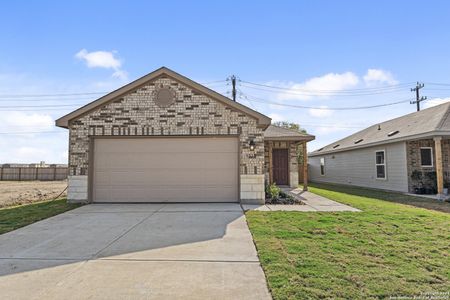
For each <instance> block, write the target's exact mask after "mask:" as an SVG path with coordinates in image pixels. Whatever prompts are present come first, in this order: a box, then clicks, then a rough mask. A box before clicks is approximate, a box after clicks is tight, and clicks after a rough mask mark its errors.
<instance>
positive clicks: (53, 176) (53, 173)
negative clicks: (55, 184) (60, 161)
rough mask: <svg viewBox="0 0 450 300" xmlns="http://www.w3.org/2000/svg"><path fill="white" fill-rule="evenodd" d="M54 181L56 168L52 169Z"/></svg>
mask: <svg viewBox="0 0 450 300" xmlns="http://www.w3.org/2000/svg"><path fill="white" fill-rule="evenodd" d="M55 180H56V167H54V168H53V181H55Z"/></svg>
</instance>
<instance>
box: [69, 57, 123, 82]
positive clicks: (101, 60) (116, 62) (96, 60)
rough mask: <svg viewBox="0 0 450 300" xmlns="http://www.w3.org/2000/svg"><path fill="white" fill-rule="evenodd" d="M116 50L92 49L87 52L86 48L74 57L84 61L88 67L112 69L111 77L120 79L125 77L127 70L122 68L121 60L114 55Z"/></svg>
mask: <svg viewBox="0 0 450 300" xmlns="http://www.w3.org/2000/svg"><path fill="white" fill-rule="evenodd" d="M116 54H117V52H116V51H92V52H88V51H87V50H86V49H81V50H80V51H79V52H78V53H77V54H75V57H76V58H77V59H79V60H82V61H84V62H85V63H86V65H87V66H88V68H103V69H112V70H114V73H113V74H112V76H113V77H116V78H120V79H122V80H126V79H127V76H128V74H127V72H125V71H124V70H122V69H121V68H122V61H121V60H120V59H119V58H117V57H116Z"/></svg>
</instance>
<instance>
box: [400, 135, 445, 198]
mask: <svg viewBox="0 0 450 300" xmlns="http://www.w3.org/2000/svg"><path fill="white" fill-rule="evenodd" d="M421 147H431V148H433V166H432V167H422V166H421V161H420V148H421ZM435 153H436V152H435V148H434V140H433V139H424V140H417V141H409V142H406V159H407V164H408V189H409V191H410V192H411V193H412V192H414V183H413V182H412V179H411V174H412V173H413V172H414V171H421V172H434V171H436V167H435V166H436V165H435V164H436V160H435ZM442 160H443V165H444V183H445V182H450V140H445V139H443V140H442ZM424 181H425V182H424V183H425V184H428V182H427V181H426V178H424Z"/></svg>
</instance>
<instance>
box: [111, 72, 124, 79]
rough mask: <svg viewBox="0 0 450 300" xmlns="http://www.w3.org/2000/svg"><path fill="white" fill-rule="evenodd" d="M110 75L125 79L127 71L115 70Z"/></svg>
mask: <svg viewBox="0 0 450 300" xmlns="http://www.w3.org/2000/svg"><path fill="white" fill-rule="evenodd" d="M112 77H115V78H119V79H122V80H127V78H128V73H127V72H126V71H124V70H117V71H115V72H114V73H113V74H112Z"/></svg>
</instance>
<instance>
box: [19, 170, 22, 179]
mask: <svg viewBox="0 0 450 300" xmlns="http://www.w3.org/2000/svg"><path fill="white" fill-rule="evenodd" d="M21 180H22V168H21V167H19V181H21Z"/></svg>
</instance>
